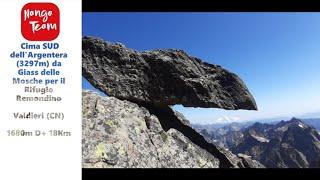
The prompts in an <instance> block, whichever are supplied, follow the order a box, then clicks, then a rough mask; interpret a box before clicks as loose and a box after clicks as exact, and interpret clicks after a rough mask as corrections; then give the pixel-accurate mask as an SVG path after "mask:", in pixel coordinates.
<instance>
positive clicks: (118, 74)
mask: <svg viewBox="0 0 320 180" xmlns="http://www.w3.org/2000/svg"><path fill="white" fill-rule="evenodd" d="M82 43H83V51H82V73H83V76H84V77H85V78H86V79H87V80H88V81H89V82H90V83H91V84H92V85H93V86H94V87H96V88H98V89H99V90H101V91H103V92H104V93H106V94H108V95H110V96H114V97H117V98H118V99H125V100H129V101H131V102H151V103H155V104H159V105H164V106H166V105H174V104H182V105H183V106H185V107H206V108H208V107H213V108H223V109H248V110H256V109H257V106H256V103H255V100H254V98H253V97H252V95H251V94H250V92H249V91H248V89H247V87H246V86H245V84H244V83H243V81H242V80H241V79H240V78H239V77H238V76H237V75H236V74H234V73H231V72H229V71H227V70H225V69H223V68H221V67H220V66H217V65H213V64H209V63H206V62H203V61H202V60H200V59H198V58H196V57H192V56H189V55H188V54H187V53H185V52H184V51H182V50H174V49H167V50H154V51H144V52H138V51H135V50H132V49H128V48H126V47H125V46H124V45H122V44H120V43H116V44H112V43H109V42H105V41H103V40H101V39H97V38H92V37H84V38H83V40H82Z"/></svg>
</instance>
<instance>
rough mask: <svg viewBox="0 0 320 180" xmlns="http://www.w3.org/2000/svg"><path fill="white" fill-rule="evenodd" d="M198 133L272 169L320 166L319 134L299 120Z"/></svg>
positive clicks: (204, 130)
mask: <svg viewBox="0 0 320 180" xmlns="http://www.w3.org/2000/svg"><path fill="white" fill-rule="evenodd" d="M198 131H200V133H201V134H203V135H204V136H206V138H209V139H211V140H213V141H214V142H215V144H219V145H222V146H223V147H227V148H229V149H230V150H231V151H232V152H233V153H236V154H237V153H241V154H246V155H248V156H250V157H252V158H253V159H255V160H258V161H259V162H261V163H262V164H263V165H265V166H266V167H269V168H307V167H312V168H314V167H320V135H319V133H318V132H317V130H316V129H315V128H314V127H312V126H309V125H307V124H306V123H305V122H303V121H302V120H300V119H297V118H292V119H291V120H289V121H281V122H279V123H276V124H266V123H259V122H256V123H254V124H253V125H251V126H249V127H246V128H243V129H239V128H234V127H233V128H232V127H231V126H226V127H223V128H219V129H217V130H214V131H210V132H208V131H207V130H206V129H202V130H198Z"/></svg>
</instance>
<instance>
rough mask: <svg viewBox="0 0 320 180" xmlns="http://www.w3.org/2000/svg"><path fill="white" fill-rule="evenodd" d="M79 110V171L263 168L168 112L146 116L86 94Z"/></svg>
mask: <svg viewBox="0 0 320 180" xmlns="http://www.w3.org/2000/svg"><path fill="white" fill-rule="evenodd" d="M82 105H83V110H82V117H83V119H82V121H83V122H82V127H83V139H82V149H83V158H82V159H83V167H84V168H91V167H95V168H111V167H130V168H133V167H135V168H160V167H162V168H163V167H165V168H170V167H172V168H179V167H181V168H218V167H223V168H227V167H229V168H230V167H233V168H237V167H254V168H258V167H263V166H262V165H261V164H260V163H259V162H257V161H254V160H251V159H250V158H246V159H245V158H242V157H238V156H236V155H234V154H232V153H231V152H229V151H226V150H224V149H222V148H219V147H216V146H215V145H213V144H212V143H210V142H208V141H206V140H205V139H204V138H203V137H202V136H201V135H199V134H198V133H197V132H195V130H193V129H192V128H191V127H190V126H189V125H190V123H189V122H188V120H186V119H185V118H184V117H183V115H181V114H180V113H178V112H175V111H173V110H172V109H165V110H163V109H161V112H158V110H157V108H150V109H151V111H149V110H148V109H146V108H145V107H144V106H142V105H138V104H135V103H132V102H129V101H126V100H119V99H117V98H115V97H102V96H100V95H98V94H97V93H93V92H90V91H84V92H83V100H82ZM163 118H164V119H163Z"/></svg>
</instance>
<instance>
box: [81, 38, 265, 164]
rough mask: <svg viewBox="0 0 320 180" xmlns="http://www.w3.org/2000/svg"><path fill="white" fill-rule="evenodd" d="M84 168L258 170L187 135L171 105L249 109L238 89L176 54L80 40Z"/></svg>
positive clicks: (217, 71) (220, 72)
mask: <svg viewBox="0 0 320 180" xmlns="http://www.w3.org/2000/svg"><path fill="white" fill-rule="evenodd" d="M82 53H83V54H82V57H83V60H82V62H83V64H82V71H83V76H84V77H85V78H86V79H87V80H88V81H89V82H90V83H91V84H92V85H93V86H94V87H96V88H98V89H100V90H101V91H103V92H104V93H106V94H107V97H103V96H100V95H98V94H96V93H94V92H90V91H84V92H83V100H82V105H83V112H82V114H83V119H82V120H83V139H82V141H83V142H82V146H83V167H85V168H88V167H101V168H110V167H125V168H128V167H129V168H132V167H133V168H134V167H137V168H157V167H165V168H167V167H168V168H169V167H187V168H200V167H207V168H218V167H222V168H237V167H243V168H244V167H254V168H257V167H263V165H261V164H260V163H259V162H257V161H255V160H252V159H251V158H250V157H248V156H246V155H241V154H239V155H234V154H232V153H231V152H230V151H228V150H226V149H223V148H220V147H218V146H216V145H214V144H213V143H212V142H210V140H208V139H206V138H204V137H203V136H202V135H200V134H199V133H197V131H196V130H194V129H193V128H192V127H191V125H190V123H189V121H188V120H187V119H185V118H184V116H183V115H182V114H181V113H179V112H176V111H174V110H173V109H172V108H171V107H170V105H173V104H182V105H184V106H192V107H218V108H224V109H256V104H255V101H254V99H253V97H252V96H251V94H250V93H249V91H248V89H247V88H246V86H245V85H244V83H243V82H242V81H241V80H240V79H239V78H238V77H237V76H236V75H235V74H233V73H230V72H228V71H227V70H224V69H223V68H221V67H219V66H216V65H211V64H208V63H205V62H202V61H201V60H200V59H197V58H194V57H191V56H189V55H187V54H186V53H185V52H183V51H180V50H155V51H148V52H137V51H134V50H131V49H128V48H126V47H124V45H122V44H112V43H108V42H104V41H103V40H101V39H96V38H89V37H84V38H83V52H82Z"/></svg>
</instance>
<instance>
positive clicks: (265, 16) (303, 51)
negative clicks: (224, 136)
mask: <svg viewBox="0 0 320 180" xmlns="http://www.w3.org/2000/svg"><path fill="white" fill-rule="evenodd" d="M83 35H91V36H98V37H101V38H103V39H105V40H107V41H111V42H121V43H123V44H125V45H126V46H127V47H129V48H132V49H136V50H140V51H143V50H152V49H160V48H175V49H183V50H185V51H186V52H187V53H189V54H190V55H192V56H196V57H199V58H201V59H203V60H204V61H207V62H210V63H214V64H218V65H221V66H222V67H224V68H226V69H228V70H230V71H232V72H234V73H236V74H238V75H239V76H240V78H242V79H243V80H244V82H245V83H246V85H247V86H248V88H249V90H250V91H251V92H252V94H253V96H254V97H255V99H256V102H257V104H258V108H259V110H258V111H245V110H238V111H225V110H220V109H203V108H184V107H182V106H175V107H174V108H175V109H176V110H178V111H180V112H182V113H183V114H184V115H185V116H186V117H187V118H188V119H189V120H190V121H192V122H198V123H213V122H220V121H228V120H230V121H247V120H254V119H265V118H274V117H291V116H302V115H303V114H305V113H311V112H320V93H319V90H320V13H83ZM83 88H85V89H87V88H89V89H90V88H91V87H90V85H89V84H88V83H87V82H86V81H84V83H83Z"/></svg>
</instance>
